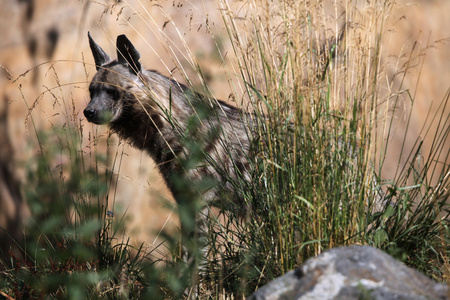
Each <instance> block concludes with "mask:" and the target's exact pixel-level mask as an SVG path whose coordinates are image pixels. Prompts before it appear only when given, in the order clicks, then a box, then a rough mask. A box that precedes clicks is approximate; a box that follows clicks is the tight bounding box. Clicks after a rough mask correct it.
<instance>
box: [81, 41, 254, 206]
mask: <svg viewBox="0 0 450 300" xmlns="http://www.w3.org/2000/svg"><path fill="white" fill-rule="evenodd" d="M88 36H89V43H90V47H91V50H92V53H93V56H94V60H95V65H96V68H97V73H96V74H95V75H94V77H93V79H92V82H91V84H90V87H89V92H90V97H91V101H90V103H89V104H88V106H87V107H86V109H85V110H84V115H85V116H86V118H87V120H88V121H89V122H92V123H95V124H108V125H109V126H110V128H111V130H112V131H113V132H115V133H117V134H118V135H119V137H120V138H122V139H124V140H127V141H128V142H129V143H130V144H131V145H132V146H134V147H136V148H138V149H140V150H143V151H145V152H147V153H148V154H149V155H150V156H151V157H152V158H153V160H154V161H155V162H156V164H157V165H158V167H159V170H160V172H161V174H162V176H163V177H164V179H165V182H166V184H167V186H168V187H169V189H170V191H171V192H172V194H173V196H174V198H175V200H176V201H177V202H180V198H181V197H182V194H184V193H185V191H183V190H179V189H178V188H177V184H176V180H175V179H174V178H177V177H178V178H179V176H186V177H187V179H190V180H194V181H195V180H200V179H202V178H205V177H211V178H212V179H214V180H216V181H217V182H218V183H219V184H217V185H215V187H213V188H210V189H209V190H207V191H206V192H203V194H202V196H203V198H204V199H205V200H206V202H207V203H209V204H212V205H215V206H223V204H224V203H223V201H222V200H223V199H222V198H223V197H224V194H228V195H234V196H233V198H236V196H235V193H234V192H233V188H232V184H231V183H230V182H229V179H230V178H233V179H236V178H237V177H238V176H240V177H242V178H244V179H247V180H248V178H249V171H248V167H249V165H248V154H249V148H250V139H249V136H248V134H249V122H250V118H244V117H243V115H242V112H241V111H240V110H239V109H237V108H235V107H233V106H230V105H228V104H226V103H224V102H222V101H217V100H215V99H210V98H208V97H206V96H203V95H201V94H198V93H196V92H195V91H193V90H192V89H190V88H188V87H187V86H185V85H183V84H180V83H178V82H177V81H175V80H172V79H170V78H168V77H166V76H163V75H161V74H159V73H158V72H156V71H152V70H145V69H142V67H141V64H140V62H139V59H140V54H139V52H138V51H137V50H136V49H135V48H134V46H133V45H132V44H131V42H130V41H129V40H128V38H127V37H126V36H125V35H120V36H118V37H117V45H116V47H117V59H116V60H112V59H111V58H110V57H109V55H108V54H106V52H105V51H103V49H102V48H101V47H100V46H99V45H97V44H96V43H95V42H94V40H93V39H92V37H91V36H90V34H88ZM196 118H197V119H196ZM245 119H246V120H247V121H246V122H244V120H245ZM192 120H196V121H197V122H195V124H197V127H196V128H195V129H194V130H189V131H188V125H189V124H190V123H192ZM186 134H192V135H193V136H192V137H191V138H192V139H198V140H199V142H203V147H202V148H203V152H204V153H205V157H206V160H207V161H209V162H213V163H207V162H202V163H201V164H200V165H199V166H197V167H194V168H191V169H189V170H185V169H183V167H182V164H180V159H181V160H182V159H187V158H188V156H189V149H186V147H185V146H184V145H185V143H183V138H184V139H186ZM187 138H190V137H189V136H188V137H187ZM224 192H225V193H224Z"/></svg>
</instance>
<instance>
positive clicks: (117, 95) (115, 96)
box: [106, 89, 120, 100]
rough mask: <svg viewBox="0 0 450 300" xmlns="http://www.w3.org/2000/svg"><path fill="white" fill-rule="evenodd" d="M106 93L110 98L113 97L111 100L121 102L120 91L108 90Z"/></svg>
mask: <svg viewBox="0 0 450 300" xmlns="http://www.w3.org/2000/svg"><path fill="white" fill-rule="evenodd" d="M106 93H107V94H108V96H109V97H111V99H113V100H119V98H120V93H119V91H118V90H116V89H107V90H106Z"/></svg>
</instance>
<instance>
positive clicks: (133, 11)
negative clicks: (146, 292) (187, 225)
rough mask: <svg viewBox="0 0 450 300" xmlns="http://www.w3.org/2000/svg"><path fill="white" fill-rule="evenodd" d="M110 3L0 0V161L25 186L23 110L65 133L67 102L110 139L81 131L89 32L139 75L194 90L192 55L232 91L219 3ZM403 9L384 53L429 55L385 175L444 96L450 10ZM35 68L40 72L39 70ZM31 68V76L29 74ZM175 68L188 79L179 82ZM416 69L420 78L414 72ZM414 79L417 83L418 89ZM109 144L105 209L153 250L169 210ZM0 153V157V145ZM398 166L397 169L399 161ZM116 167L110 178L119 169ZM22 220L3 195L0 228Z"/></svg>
mask: <svg viewBox="0 0 450 300" xmlns="http://www.w3.org/2000/svg"><path fill="white" fill-rule="evenodd" d="M114 2H115V1H106V0H103V1H93V2H90V1H79V0H67V1H58V0H40V1H35V0H28V1H17V0H3V3H2V7H1V9H0V28H2V29H1V33H2V35H3V36H2V38H1V39H0V65H1V66H2V69H1V71H0V73H1V76H0V112H5V115H6V116H7V120H6V121H5V124H6V128H7V130H8V132H9V138H10V142H11V151H9V152H7V153H6V154H4V155H6V156H7V155H9V154H11V155H12V156H13V157H12V159H13V160H14V162H15V163H13V164H12V163H11V160H8V159H7V162H8V166H9V169H10V171H11V172H12V173H14V176H16V177H17V178H18V180H21V181H24V179H25V176H24V171H23V169H21V167H20V166H21V165H23V162H26V161H27V159H29V158H30V156H31V155H33V154H34V153H35V150H36V149H35V148H33V147H30V141H34V143H35V142H36V141H35V134H34V131H33V130H32V129H31V126H30V122H29V121H28V122H26V119H27V114H28V111H29V110H28V108H27V107H32V106H33V104H34V103H35V101H36V100H38V101H37V104H36V107H35V108H34V109H33V111H32V116H33V120H34V122H35V123H36V126H37V127H38V128H40V129H48V128H50V127H51V126H52V125H53V126H56V125H55V124H61V126H63V124H64V123H65V122H67V114H66V115H65V114H64V107H65V105H72V103H73V104H74V106H75V111H74V112H73V114H74V115H75V116H76V117H75V121H76V122H81V124H82V126H83V135H84V136H85V137H88V136H89V132H93V131H95V130H98V131H99V134H100V135H106V134H107V129H106V128H97V126H96V125H92V124H88V123H87V122H86V121H85V120H84V117H83V114H82V111H83V109H84V107H85V106H86V104H87V103H88V101H89V96H88V91H87V88H88V83H89V79H90V78H92V76H93V74H94V72H95V68H94V66H93V65H92V64H93V59H92V57H91V53H90V50H89V45H88V40H87V31H90V32H91V34H92V36H93V37H94V39H95V40H96V41H97V43H98V44H100V45H102V47H103V48H104V49H105V50H106V51H107V52H109V53H110V54H111V55H112V56H115V47H114V42H115V37H116V36H117V35H119V34H122V33H125V34H127V36H128V37H129V39H130V40H131V41H132V42H133V43H134V45H135V46H136V48H137V49H139V50H140V52H141V56H142V57H141V59H142V63H143V65H144V66H145V67H147V68H150V69H155V70H158V71H159V72H161V73H162V74H164V75H166V76H172V77H174V78H176V79H177V80H180V81H181V82H184V81H185V80H184V76H183V75H186V76H188V78H190V79H191V80H193V81H194V84H198V83H199V81H198V80H199V79H198V78H197V77H196V75H195V72H194V71H193V68H192V65H191V64H190V59H189V56H188V55H186V54H187V53H188V51H191V52H192V53H191V55H192V56H194V57H195V58H196V59H197V60H198V62H199V65H200V67H201V68H202V70H203V72H204V77H205V78H206V79H207V80H208V82H207V84H208V86H209V88H210V89H211V91H212V92H213V94H214V95H215V96H216V97H217V98H218V99H228V95H229V93H230V90H229V88H228V87H229V85H228V81H227V76H226V70H225V67H224V66H223V65H222V63H221V60H220V59H219V57H218V52H217V50H216V47H220V48H221V49H222V50H223V53H226V52H227V49H228V48H227V47H229V46H230V45H228V44H227V42H226V41H225V42H223V44H220V45H217V44H216V42H215V40H214V39H213V38H212V37H211V33H210V32H209V29H208V28H207V26H206V24H208V25H209V26H210V28H211V30H212V32H213V34H214V36H215V38H216V40H220V37H222V36H223V37H225V36H226V31H225V28H224V26H223V24H222V18H221V16H220V11H219V9H218V7H217V3H216V1H201V0H198V1H196V0H193V1H146V2H144V1H138V0H129V1H119V2H120V3H118V4H114ZM401 2H402V4H401V8H399V9H398V10H397V11H396V13H395V18H393V19H394V20H395V22H394V23H393V24H392V32H391V34H390V35H389V39H387V40H385V41H384V45H385V47H386V48H387V49H388V52H389V53H395V54H398V53H404V54H405V55H408V53H410V52H411V49H412V47H413V46H414V45H415V47H420V48H423V49H425V48H428V49H427V51H426V53H427V55H426V57H425V59H424V61H423V65H421V62H420V63H419V64H418V66H417V68H416V69H414V70H412V71H411V72H410V74H408V77H407V79H406V82H405V84H404V86H408V87H410V88H411V91H412V93H413V94H414V95H415V99H416V102H415V103H414V105H413V107H412V108H411V107H410V105H409V104H407V103H406V104H405V111H404V112H403V113H401V114H399V115H398V116H397V117H396V118H397V119H396V130H395V135H394V136H393V137H392V138H393V143H392V145H391V150H390V151H392V152H390V153H391V157H390V158H389V159H391V160H392V163H386V165H387V166H396V165H397V162H398V160H399V155H400V149H401V143H402V139H403V136H404V132H405V126H406V125H405V124H406V119H407V118H406V117H407V115H408V111H409V110H410V109H412V118H411V120H412V122H411V124H410V127H409V131H408V135H407V139H406V149H405V150H404V153H407V152H408V151H407V149H411V147H412V146H413V144H414V141H415V139H416V137H417V136H420V135H423V132H421V129H422V127H423V125H424V123H425V120H426V118H427V113H428V112H429V111H430V115H433V113H434V112H436V111H438V104H439V102H440V101H441V100H442V99H443V98H444V97H445V94H446V93H447V92H448V90H449V88H450V59H449V57H450V56H449V55H450V42H449V40H448V38H449V37H450V31H449V29H448V28H450V18H448V12H449V11H450V1H447V0H434V1H423V0H422V1H416V2H414V3H413V2H410V1H408V0H403V1H401ZM111 5H112V6H111ZM240 5H243V4H242V2H240V1H236V3H235V7H236V9H238V8H239V6H240ZM446 39H447V40H446ZM188 49H190V50H188ZM230 52H231V51H230ZM176 59H179V61H177V60H176ZM83 62H84V63H85V64H84V63H83ZM42 63H45V64H43V65H40V64H42ZM38 65H40V66H39V67H38V68H36V69H33V68H34V67H35V66H38ZM175 66H178V68H175ZM181 67H183V70H185V72H186V74H182V73H181V71H180V69H181ZM419 69H421V72H418V71H417V70H419ZM6 70H7V71H6ZM29 70H30V71H29ZM27 71H29V72H28V73H26V74H25V75H24V76H21V77H20V78H19V79H18V81H16V82H12V81H11V80H9V79H8V77H12V78H14V79H15V78H18V77H19V76H20V75H21V74H24V73H25V72H27ZM419 74H420V80H419V81H417V80H418V78H417V77H418V75H419ZM58 85H61V86H62V88H57V89H55V90H52V92H53V93H54V95H56V97H57V98H58V99H60V100H62V99H64V102H65V103H62V101H56V102H55V97H53V95H52V93H44V94H42V93H43V92H44V91H46V90H47V89H51V88H52V87H55V86H58ZM19 87H20V89H19ZM40 95H42V97H40ZM449 109H450V108H449V107H447V112H445V113H446V114H447V115H448V113H450V111H449ZM431 130H433V129H431ZM113 140H114V141H115V144H116V146H113V147H117V149H118V151H119V153H122V152H123V153H124V155H122V156H121V157H122V163H121V166H120V174H119V176H118V182H117V184H118V186H117V194H116V195H115V207H111V210H114V211H117V212H118V213H119V214H120V213H121V212H122V213H123V212H125V211H126V215H127V219H128V229H127V235H128V236H130V237H131V241H132V243H133V244H139V243H140V242H145V243H146V244H147V245H148V246H149V247H152V245H156V244H157V242H158V241H159V239H156V237H157V236H158V233H159V232H160V230H161V229H163V228H164V229H168V230H174V229H176V227H177V220H176V218H175V214H174V213H173V211H172V209H171V208H170V207H169V206H168V205H167V203H172V204H173V201H172V199H171V197H170V195H169V194H168V192H167V189H166V188H165V186H164V184H163V181H162V179H161V178H160V177H159V175H158V173H157V171H156V169H155V166H154V164H153V162H152V161H151V159H149V158H148V157H147V156H146V155H145V154H143V153H141V152H139V151H136V150H134V149H133V148H131V147H130V146H128V145H125V144H120V143H119V141H118V140H117V139H116V138H115V139H113ZM430 142H431V138H427V139H426V140H425V147H424V149H425V152H426V151H429V143H430ZM88 143H89V142H88V140H87V138H86V139H85V140H84V141H83V147H87V146H88ZM1 147H2V148H4V145H1ZM449 147H450V145H449ZM8 153H9V154H8ZM408 153H409V152H408ZM424 154H426V153H424ZM400 160H401V161H404V157H403V158H400ZM114 168H115V169H114V170H116V171H117V166H115V167H114ZM384 172H385V174H393V173H395V168H394V167H392V168H386V169H385V170H384ZM167 201H168V202H167ZM27 215H28V213H27V208H26V205H25V204H24V203H23V202H22V200H21V199H17V197H14V196H11V195H9V196H8V195H4V194H1V198H0V226H2V227H6V229H7V230H11V232H16V234H19V233H18V232H17V228H16V226H18V225H17V224H20V223H22V221H20V222H11V220H15V221H17V220H18V219H20V220H25V219H26V218H27ZM8 224H10V225H8ZM11 224H15V225H11ZM8 226H14V227H15V228H8ZM19 231H20V230H19Z"/></svg>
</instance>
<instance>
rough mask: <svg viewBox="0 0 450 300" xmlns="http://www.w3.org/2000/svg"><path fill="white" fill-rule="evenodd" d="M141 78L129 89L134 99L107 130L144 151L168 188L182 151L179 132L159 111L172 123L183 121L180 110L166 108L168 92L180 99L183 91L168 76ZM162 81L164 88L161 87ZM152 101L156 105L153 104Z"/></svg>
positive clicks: (151, 72)
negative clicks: (167, 114)
mask: <svg viewBox="0 0 450 300" xmlns="http://www.w3.org/2000/svg"><path fill="white" fill-rule="evenodd" d="M141 79H142V85H140V86H139V87H136V86H134V87H131V88H130V89H132V90H130V94H132V95H134V96H133V97H130V99H128V100H127V101H126V102H125V103H124V108H123V111H122V113H121V117H120V118H119V119H118V120H116V121H114V122H113V123H111V124H110V127H111V129H112V130H113V131H114V132H115V133H117V134H118V135H119V137H120V138H121V139H124V140H126V141H128V142H129V143H130V144H131V145H132V146H133V147H135V148H138V149H139V150H142V151H145V152H147V153H148V154H149V155H150V157H151V158H152V159H153V160H154V161H155V163H156V164H157V165H158V167H159V169H160V171H161V173H162V175H163V177H164V178H165V180H166V183H167V184H168V185H169V188H171V186H172V184H171V183H170V181H171V179H170V174H173V173H174V172H176V171H177V170H178V169H179V167H178V165H177V162H176V155H177V153H179V151H180V150H181V149H180V144H179V136H178V135H177V132H178V131H177V130H175V129H174V128H173V126H172V125H171V124H170V123H169V122H168V121H167V116H166V115H165V113H164V112H163V111H162V109H165V110H170V111H171V113H172V114H174V116H172V118H174V119H175V120H183V119H184V116H182V115H179V112H181V110H180V109H178V107H176V106H174V105H173V104H172V107H173V109H172V108H168V105H169V101H168V100H167V99H168V95H169V89H170V90H172V92H175V93H176V94H178V97H181V96H180V95H179V94H180V93H183V89H181V88H180V87H179V86H177V85H176V83H174V82H173V81H170V80H169V79H168V78H167V77H165V76H162V75H160V74H158V73H156V72H153V71H145V72H144V73H141ZM161 81H163V83H166V85H165V86H164V85H162V84H161ZM164 81H166V82H164ZM153 87H154V88H153ZM163 87H165V88H163ZM135 89H136V90H135ZM154 99H156V100H157V101H158V104H155V103H154V102H155V100H154ZM166 102H167V103H166ZM175 114H177V115H175Z"/></svg>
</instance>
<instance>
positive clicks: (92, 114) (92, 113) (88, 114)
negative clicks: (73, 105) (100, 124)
mask: <svg viewBox="0 0 450 300" xmlns="http://www.w3.org/2000/svg"><path fill="white" fill-rule="evenodd" d="M83 113H84V116H85V117H86V119H88V120H91V119H93V118H94V117H95V115H96V114H97V111H96V110H95V109H92V108H88V107H87V108H86V109H85V110H84V112H83Z"/></svg>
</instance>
